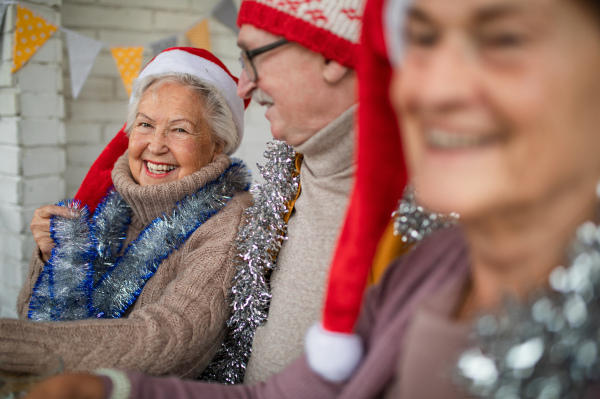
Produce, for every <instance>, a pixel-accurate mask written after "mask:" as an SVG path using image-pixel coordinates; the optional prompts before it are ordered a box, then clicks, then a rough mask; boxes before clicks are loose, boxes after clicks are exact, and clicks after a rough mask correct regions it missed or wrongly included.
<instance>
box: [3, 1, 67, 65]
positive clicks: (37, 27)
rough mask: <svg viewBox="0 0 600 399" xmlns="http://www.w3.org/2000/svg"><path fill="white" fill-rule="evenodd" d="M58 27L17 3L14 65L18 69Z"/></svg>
mask: <svg viewBox="0 0 600 399" xmlns="http://www.w3.org/2000/svg"><path fill="white" fill-rule="evenodd" d="M57 29H58V28H57V27H56V26H54V25H52V24H51V23H50V22H48V21H46V20H45V19H43V18H41V17H38V16H36V15H34V14H33V12H31V10H29V9H27V8H25V7H21V6H19V5H17V23H16V26H15V43H14V48H13V67H12V70H11V72H13V73H14V72H16V71H18V70H19V69H20V68H21V67H22V66H23V65H25V63H26V62H27V61H29V59H30V58H31V57H32V56H33V55H34V54H35V53H36V51H38V49H39V48H40V47H41V46H42V45H43V44H44V43H46V40H48V39H49V38H50V36H52V35H53V34H54V32H56V30H57Z"/></svg>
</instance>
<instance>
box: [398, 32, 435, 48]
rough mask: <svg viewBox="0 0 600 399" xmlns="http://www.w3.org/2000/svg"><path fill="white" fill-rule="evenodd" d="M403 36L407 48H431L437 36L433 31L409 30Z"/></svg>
mask: <svg viewBox="0 0 600 399" xmlns="http://www.w3.org/2000/svg"><path fill="white" fill-rule="evenodd" d="M405 36H406V43H407V45H409V46H417V47H431V46H433V45H435V44H436V43H437V41H438V36H439V35H438V34H437V33H436V32H435V31H434V30H433V29H423V28H412V29H410V28H409V29H407V31H406V34H405Z"/></svg>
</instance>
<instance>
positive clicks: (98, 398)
mask: <svg viewBox="0 0 600 399" xmlns="http://www.w3.org/2000/svg"><path fill="white" fill-rule="evenodd" d="M104 397H105V395H104V384H103V383H102V379H100V377H98V376H95V375H91V374H64V375H59V376H56V377H52V378H49V379H47V380H44V381H42V382H40V383H39V384H38V385H36V387H35V388H33V389H32V390H31V391H30V392H29V393H28V394H27V396H25V399H103V398H104Z"/></svg>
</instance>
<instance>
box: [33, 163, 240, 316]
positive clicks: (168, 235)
mask: <svg viewBox="0 0 600 399" xmlns="http://www.w3.org/2000/svg"><path fill="white" fill-rule="evenodd" d="M249 176H250V174H249V172H248V170H247V168H246V167H245V165H244V164H243V163H242V162H241V161H234V162H233V163H232V164H231V165H229V167H228V168H227V169H226V170H225V171H224V172H223V173H222V174H221V175H220V176H219V177H218V178H217V179H215V180H213V181H212V182H210V183H208V184H206V185H205V186H203V187H202V188H200V189H199V190H198V191H197V192H196V193H194V194H192V195H189V196H186V197H184V198H183V199H182V200H181V201H179V202H178V203H177V204H176V206H175V208H174V209H173V212H172V213H171V214H170V215H163V216H162V217H159V218H157V219H155V220H153V221H152V222H151V223H150V224H149V225H148V226H146V227H145V229H144V230H143V231H142V232H141V233H140V234H139V236H138V237H137V238H136V239H135V240H134V241H132V242H131V243H130V244H129V245H128V246H127V248H125V250H124V251H123V253H122V255H119V254H120V253H121V252H122V251H121V249H122V245H123V242H124V240H125V233H126V230H127V227H128V225H129V223H130V213H131V209H130V208H129V206H128V205H127V203H126V202H125V200H123V198H122V197H121V196H120V195H119V193H117V192H116V191H112V192H110V193H109V195H107V196H106V197H105V198H104V199H103V201H102V202H101V204H100V205H99V206H98V207H97V209H96V211H95V212H94V215H93V217H92V218H91V219H90V218H89V212H88V211H87V209H86V208H83V209H81V207H80V205H79V204H78V203H76V202H73V201H67V202H63V203H59V205H62V206H67V207H70V208H73V209H78V210H80V212H78V214H77V216H76V217H74V218H63V217H58V216H55V217H53V218H52V219H51V235H52V238H53V239H54V241H55V246H54V248H53V250H52V255H51V257H50V259H49V261H48V262H47V263H46V265H45V266H44V270H43V271H42V273H41V274H40V276H39V278H38V280H37V281H36V284H35V287H34V290H33V293H32V298H31V300H30V304H29V309H30V310H29V318H30V319H33V320H37V321H51V320H52V321H57V320H77V319H82V318H89V317H98V318H117V317H121V316H122V315H123V313H124V312H125V310H127V308H128V307H129V306H130V305H131V304H132V303H133V302H134V301H135V300H136V299H137V297H138V296H139V294H140V293H141V291H142V289H143V287H144V285H145V284H146V282H147V281H148V279H149V278H150V277H152V276H153V275H154V273H155V272H156V270H157V269H158V267H159V265H160V264H161V262H162V261H163V260H164V259H166V258H167V257H168V256H169V255H170V254H171V253H172V252H173V251H176V250H177V249H179V248H180V247H181V246H182V245H183V244H184V243H185V242H186V240H187V239H188V238H189V237H190V236H191V234H192V233H193V232H194V231H195V230H196V229H198V228H199V227H200V226H201V225H202V224H204V223H205V222H206V221H207V220H209V219H210V218H211V217H212V216H213V215H215V214H216V213H218V212H219V211H220V210H221V209H223V208H224V207H225V206H226V205H227V203H228V201H229V200H230V199H231V198H232V197H233V196H234V195H235V193H236V192H238V191H247V190H248V189H249V186H250V185H249Z"/></svg>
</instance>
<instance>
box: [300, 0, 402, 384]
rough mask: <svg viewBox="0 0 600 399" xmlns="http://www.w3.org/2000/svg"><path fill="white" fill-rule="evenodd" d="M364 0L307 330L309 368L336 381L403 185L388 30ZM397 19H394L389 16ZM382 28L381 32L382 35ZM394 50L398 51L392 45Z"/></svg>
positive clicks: (356, 348) (357, 352)
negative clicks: (353, 81)
mask: <svg viewBox="0 0 600 399" xmlns="http://www.w3.org/2000/svg"><path fill="white" fill-rule="evenodd" d="M395 1H398V2H402V3H404V4H406V3H407V0H369V1H368V2H367V5H366V8H365V12H364V18H363V21H364V22H363V32H362V35H361V46H360V51H359V59H360V62H359V65H358V78H359V108H358V146H357V147H358V153H357V170H356V181H355V186H354V190H353V193H352V196H351V199H350V205H349V208H348V213H347V216H346V221H345V223H344V226H343V229H342V233H341V235H340V239H339V241H338V245H337V249H336V251H335V255H334V259H333V262H332V265H331V269H330V273H329V283H328V288H327V294H326V298H325V307H324V310H323V318H322V322H321V323H320V324H319V325H316V326H313V327H312V328H311V329H310V330H309V332H308V334H307V335H306V341H305V351H306V355H307V359H308V363H309V365H310V366H311V368H312V369H313V370H314V371H315V372H316V373H317V374H319V375H320V376H322V377H323V378H325V379H327V380H329V381H334V382H340V381H343V380H345V379H347V378H348V377H349V376H350V375H351V374H352V373H353V372H354V370H355V369H356V368H357V367H358V365H359V364H360V360H361V358H362V343H361V341H360V339H359V338H358V336H357V335H355V334H354V333H353V330H354V326H355V324H356V320H357V318H358V315H359V312H360V309H361V304H362V299H363V294H364V291H365V288H366V285H367V278H368V275H369V271H370V269H371V266H372V264H373V256H374V254H375V251H376V248H377V244H378V243H379V240H380V238H381V236H382V235H383V232H384V231H385V228H386V226H387V225H388V223H389V221H390V216H391V213H392V212H393V210H394V209H395V207H396V205H397V202H398V200H399V199H400V197H401V196H402V192H403V190H404V187H405V184H406V179H407V177H406V169H405V166H404V156H403V153H402V147H401V142H400V130H399V128H398V124H397V121H396V117H395V113H394V110H393V108H392V105H391V103H390V100H389V87H390V83H391V77H392V67H391V64H390V61H389V60H390V59H394V60H395V59H397V57H398V56H399V53H394V54H391V53H390V51H389V49H390V48H391V47H390V45H389V43H388V41H389V38H388V35H389V34H395V33H394V32H401V30H399V29H397V28H398V27H397V25H394V26H393V27H391V28H390V29H389V32H390V33H388V32H387V30H385V29H384V25H383V24H382V17H384V18H386V14H385V13H384V7H387V6H388V5H387V2H395ZM394 23H396V22H394ZM384 31H385V32H386V33H384ZM398 51H401V49H400V50H398Z"/></svg>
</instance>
